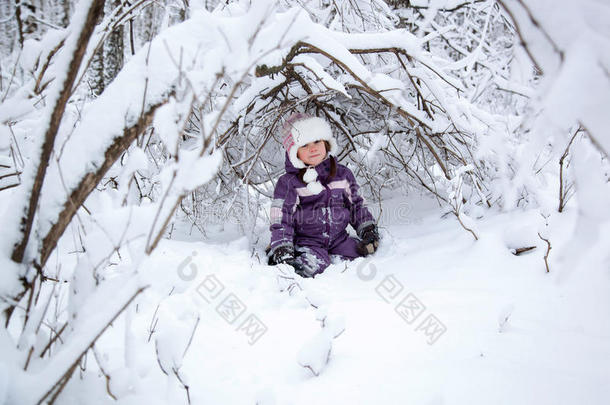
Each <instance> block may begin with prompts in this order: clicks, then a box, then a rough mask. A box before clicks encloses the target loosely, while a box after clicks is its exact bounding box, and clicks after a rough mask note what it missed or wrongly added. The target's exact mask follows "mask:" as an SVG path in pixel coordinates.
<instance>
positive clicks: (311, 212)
mask: <svg viewBox="0 0 610 405" xmlns="http://www.w3.org/2000/svg"><path fill="white" fill-rule="evenodd" d="M282 136H283V144H284V148H285V149H286V163H285V165H286V174H284V175H283V176H281V177H280V178H279V180H278V182H277V185H276V186H275V192H274V194H273V203H272V204H271V227H270V229H271V250H270V251H269V264H271V265H273V264H279V263H287V264H289V265H291V266H293V267H294V269H295V271H296V273H297V274H299V275H300V276H302V277H313V276H315V275H316V274H319V273H321V272H323V271H324V269H326V267H328V265H329V264H330V255H339V256H341V257H342V258H343V259H348V260H351V259H354V258H356V257H359V256H366V255H368V254H371V253H374V252H375V250H376V249H377V246H378V245H379V235H378V233H377V226H376V225H375V221H374V220H373V216H372V215H371V213H370V212H369V210H368V209H367V208H366V206H365V205H364V200H363V198H362V197H361V196H360V194H358V189H359V186H358V184H357V183H356V179H355V178H354V175H353V174H352V172H351V171H350V170H349V169H348V168H347V167H345V166H343V165H341V164H338V163H337V161H336V159H335V157H334V156H333V155H336V153H337V149H338V147H337V142H336V141H335V138H334V137H333V134H332V131H331V128H330V125H328V123H327V122H326V121H325V120H323V119H322V118H318V117H312V116H309V115H306V114H293V115H292V116H290V117H289V118H288V119H287V121H286V123H285V124H284V126H283V128H282ZM348 224H350V225H352V227H353V228H354V229H355V230H356V232H357V234H358V236H359V237H360V239H361V241H358V240H356V239H354V238H351V237H349V235H348V233H347V231H346V227H347V225H348Z"/></svg>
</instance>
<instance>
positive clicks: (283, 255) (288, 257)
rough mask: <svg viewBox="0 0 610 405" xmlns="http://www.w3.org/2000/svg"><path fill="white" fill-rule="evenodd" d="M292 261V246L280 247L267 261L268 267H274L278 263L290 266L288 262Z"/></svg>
mask: <svg viewBox="0 0 610 405" xmlns="http://www.w3.org/2000/svg"><path fill="white" fill-rule="evenodd" d="M293 260H294V248H293V247H292V246H288V245H286V246H280V247H279V248H277V249H276V250H275V252H273V254H272V255H271V258H270V260H269V264H270V265H272V266H273V265H276V264H280V263H286V264H290V263H289V262H290V261H293Z"/></svg>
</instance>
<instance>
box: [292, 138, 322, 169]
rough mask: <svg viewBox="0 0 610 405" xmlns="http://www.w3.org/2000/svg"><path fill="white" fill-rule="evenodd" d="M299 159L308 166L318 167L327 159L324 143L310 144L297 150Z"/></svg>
mask: <svg viewBox="0 0 610 405" xmlns="http://www.w3.org/2000/svg"><path fill="white" fill-rule="evenodd" d="M297 157H298V158H299V159H301V160H302V161H303V163H305V164H306V165H308V166H316V165H318V164H319V163H320V162H322V161H323V160H324V158H325V157H326V145H325V144H324V141H315V142H310V143H308V144H307V145H303V146H301V147H300V148H299V149H297Z"/></svg>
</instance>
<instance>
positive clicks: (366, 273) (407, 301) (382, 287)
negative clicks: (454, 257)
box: [356, 258, 447, 345]
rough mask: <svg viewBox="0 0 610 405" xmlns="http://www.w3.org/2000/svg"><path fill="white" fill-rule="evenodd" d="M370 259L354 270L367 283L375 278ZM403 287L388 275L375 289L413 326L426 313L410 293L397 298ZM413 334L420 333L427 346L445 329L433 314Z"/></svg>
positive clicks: (421, 303)
mask: <svg viewBox="0 0 610 405" xmlns="http://www.w3.org/2000/svg"><path fill="white" fill-rule="evenodd" d="M370 260H371V259H370V258H367V259H365V260H364V261H362V263H360V264H359V265H358V267H357V268H356V275H357V276H358V278H359V279H360V280H362V281H365V282H369V281H372V280H374V279H375V277H376V276H377V268H376V267H375V265H374V264H373V263H369V262H370ZM404 289H405V288H404V285H403V284H402V283H401V282H400V280H398V279H397V278H396V276H394V275H393V274H388V275H387V276H385V277H384V278H383V280H381V281H380V282H379V283H378V284H377V286H376V287H375V292H376V293H377V295H378V296H379V297H380V298H381V299H382V300H384V301H385V302H386V303H388V304H392V305H394V312H396V313H397V314H398V316H399V317H400V318H402V320H403V321H405V323H406V324H407V325H414V324H415V321H417V320H418V319H421V316H422V315H423V314H424V312H426V306H425V305H424V303H423V302H422V301H421V300H420V299H419V298H418V297H417V296H416V295H415V294H414V293H412V292H409V293H407V295H405V296H404V297H403V298H402V299H399V297H400V296H401V295H402V292H403V291H404ZM415 332H421V333H423V335H424V336H425V337H426V342H427V343H428V344H429V345H433V344H434V343H436V342H437V341H438V340H439V339H440V338H441V336H443V334H444V333H445V332H447V327H446V326H445V325H444V324H443V323H442V322H441V320H440V319H439V318H438V317H436V316H435V315H433V314H428V316H426V317H425V318H423V320H422V321H421V322H419V323H418V324H417V326H416V327H415Z"/></svg>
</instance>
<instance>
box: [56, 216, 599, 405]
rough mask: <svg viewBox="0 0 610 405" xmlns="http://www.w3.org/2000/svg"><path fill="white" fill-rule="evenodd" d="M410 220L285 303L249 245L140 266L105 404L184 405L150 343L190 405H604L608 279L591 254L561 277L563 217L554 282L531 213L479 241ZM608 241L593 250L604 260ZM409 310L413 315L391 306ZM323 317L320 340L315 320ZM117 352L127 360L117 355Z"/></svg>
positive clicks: (486, 224) (164, 252) (444, 225)
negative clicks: (253, 329) (141, 279)
mask: <svg viewBox="0 0 610 405" xmlns="http://www.w3.org/2000/svg"><path fill="white" fill-rule="evenodd" d="M394 209H395V210H396V209H398V208H396V207H394ZM394 212H396V211H394ZM407 214H408V215H403V217H402V218H401V220H394V219H392V218H391V216H390V217H387V218H386V219H385V220H384V222H385V227H384V228H383V229H382V234H383V243H382V246H381V248H380V250H379V251H378V253H377V254H376V255H375V256H374V257H373V258H372V259H371V260H368V261H365V260H364V259H358V260H356V261H353V262H350V263H343V262H339V263H336V264H333V265H332V266H331V267H330V268H328V269H327V271H326V272H325V273H324V274H322V275H320V276H318V277H316V278H315V279H313V280H312V279H308V280H302V279H299V285H300V287H301V289H299V288H298V287H296V286H294V285H293V286H292V287H291V288H290V290H291V291H292V292H289V291H288V290H284V291H280V289H281V288H282V287H283V288H287V287H289V286H290V282H288V283H287V282H285V281H282V282H279V283H278V275H279V274H280V272H279V271H278V270H277V269H275V268H270V267H268V266H265V265H262V264H259V263H258V260H257V259H256V255H254V257H253V256H252V251H249V250H248V243H247V241H246V240H245V239H237V240H234V241H232V242H227V243H221V244H218V243H215V244H211V243H204V242H200V241H199V242H188V241H176V240H168V241H165V242H164V243H163V244H162V245H161V246H160V248H159V250H158V251H157V253H156V255H155V256H154V257H153V258H152V259H151V260H150V261H149V263H147V265H146V266H145V270H144V271H145V272H147V276H146V278H150V282H151V286H150V288H149V289H148V290H147V291H146V292H145V293H144V295H142V296H141V297H140V299H139V300H138V303H137V311H136V308H133V310H132V312H131V315H129V316H127V317H123V318H125V319H124V320H122V321H120V322H117V324H116V325H114V327H113V329H112V330H111V331H109V332H108V333H107V334H106V335H105V336H104V337H103V339H102V341H101V342H100V344H99V345H98V347H99V348H100V351H102V352H106V353H113V354H119V355H118V356H111V357H110V359H112V361H114V362H116V364H110V365H109V366H108V368H109V370H107V371H110V373H111V375H112V376H113V377H112V379H111V382H110V388H111V391H113V392H114V393H115V394H117V395H121V396H123V395H125V394H127V393H129V392H133V395H127V396H123V398H122V400H121V401H119V403H120V404H140V403H145V402H146V403H151V404H156V403H158V404H164V403H167V404H169V403H172V404H175V403H186V392H185V391H184V390H183V389H182V387H181V386H180V384H179V383H178V382H177V380H176V378H174V377H171V378H167V377H165V376H164V375H163V374H162V373H161V372H160V371H159V366H158V364H157V363H156V362H155V361H154V360H151V359H154V358H155V356H151V355H150V354H151V352H154V350H155V346H156V347H157V351H158V352H159V359H160V360H159V362H160V363H161V365H163V366H164V368H165V369H166V370H171V368H172V367H173V368H175V369H177V370H179V375H180V376H181V378H182V379H183V381H184V382H185V383H186V384H187V385H189V387H190V388H189V393H190V398H191V402H192V403H193V404H257V403H258V404H261V405H262V404H266V405H269V404H295V405H296V404H347V403H350V404H431V405H432V404H434V405H440V404H468V405H471V404H486V405H487V404H554V405H555V404H607V403H608V399H609V398H610V322H609V319H610V294H609V293H608V292H609V291H610V266H609V265H608V262H607V261H606V262H604V261H603V260H602V259H600V260H597V259H595V258H591V257H592V256H591V255H588V256H589V258H588V260H582V261H580V263H581V264H582V265H581V266H580V267H579V268H576V269H573V271H564V270H565V269H562V263H563V261H562V259H561V250H562V243H568V241H569V236H570V234H571V229H572V228H573V226H574V225H573V220H574V218H571V217H570V214H565V215H564V218H565V219H564V224H563V225H562V226H563V228H562V229H561V230H560V231H558V235H563V238H559V237H557V238H556V240H555V242H554V245H553V250H552V251H551V258H552V259H553V257H554V260H552V261H551V273H550V274H547V273H546V272H545V267H544V261H543V255H544V250H545V245H544V244H543V243H542V242H541V241H540V239H538V238H537V235H536V230H537V229H538V228H537V227H538V224H539V222H540V221H539V215H538V214H536V213H535V212H533V211H528V212H513V213H506V214H496V215H492V216H489V217H487V218H483V219H481V220H479V221H478V232H479V236H480V240H479V241H477V242H475V241H474V240H473V238H472V236H471V235H470V234H469V233H467V232H465V231H464V230H463V229H461V228H460V227H459V225H457V223H456V221H455V219H454V218H453V217H447V218H444V219H442V218H440V215H439V212H437V211H423V210H413V209H410V210H409V212H408V213H407ZM609 228H610V227H608V226H606V227H605V231H604V232H605V233H603V234H602V235H601V238H600V241H599V242H598V245H597V246H594V247H593V248H594V250H593V251H595V250H597V251H598V252H599V251H601V252H607V246H609V245H610V234H609V232H608V229H609ZM526 244H534V245H538V248H537V249H536V250H535V251H533V252H531V253H528V254H524V255H522V256H514V255H512V254H511V253H510V251H509V249H508V247H520V246H523V245H526ZM513 245H514V246H513ZM193 252H196V255H193ZM255 253H257V254H260V252H255ZM593 256H595V255H593ZM598 256H600V257H602V256H604V255H603V254H602V255H598ZM606 257H607V255H606ZM185 259H187V260H185ZM606 260H607V259H606ZM192 264H194V266H191V265H192ZM204 281H205V283H204ZM202 283H204V284H202ZM220 284H222V286H224V288H223V289H222V290H220V287H219V285H220ZM170 292H171V295H169V294H170ZM231 294H233V295H231ZM204 297H206V298H207V299H208V300H209V301H210V302H207V301H206V300H205V299H204ZM227 297H229V298H227ZM232 297H236V298H237V299H238V300H239V301H240V302H241V303H242V304H243V306H239V307H237V309H238V311H237V314H238V315H239V316H238V317H237V318H236V319H235V320H234V321H232V323H229V322H228V321H227V320H225V319H224V318H223V316H221V313H220V312H222V313H224V314H225V315H226V314H229V315H230V313H229V312H223V310H222V309H223V308H224V309H226V307H223V304H222V303H223V302H224V303H227V302H228V301H224V300H225V299H231V298H232ZM405 297H408V301H405V302H407V303H410V304H413V302H414V300H417V302H418V303H419V304H418V305H420V306H419V307H418V306H417V305H415V306H414V305H411V306H410V307H409V308H405V307H404V306H400V303H401V302H402V300H403V299H405ZM386 301H389V302H386ZM234 302H235V301H234ZM417 302H416V303H417ZM158 304H160V305H159V308H158V310H157V311H156V312H155V308H157V305H158ZM312 304H313V305H315V306H317V307H318V309H315V308H314V307H313V306H312ZM422 305H423V306H425V308H422V307H421V306H422ZM219 306H220V308H221V310H220V312H219V311H217V308H219ZM397 306H398V309H399V311H402V314H403V316H404V317H405V318H406V320H405V319H403V317H401V316H400V315H399V313H397V311H396V308H397ZM242 310H243V312H241V313H240V311H242ZM418 314H419V315H418ZM250 315H254V316H256V317H257V318H258V319H259V320H260V321H261V322H262V323H264V325H265V327H266V331H265V332H264V333H263V334H261V333H258V334H252V335H251V336H248V335H247V333H246V332H245V331H243V330H240V329H241V325H242V323H243V322H244V321H246V320H247V319H248V317H249V316H250ZM325 315H326V321H325V322H326V327H325V328H324V329H322V328H321V322H320V321H318V320H317V318H323V317H324V316H325ZM429 316H434V317H435V318H430V317H429ZM198 317H199V321H198V327H197V329H196V333H195V335H194V336H193V339H192V343H191V344H190V346H188V341H189V338H190V331H191V330H192V328H193V326H194V325H195V324H196V323H197V318H198ZM414 317H416V318H415V319H412V318H414ZM155 319H156V321H155ZM251 319H252V318H250V320H251ZM230 320H231V319H230ZM407 321H411V323H409V322H407ZM155 322H156V323H155ZM439 322H440V323H439ZM125 325H129V328H128V331H127V333H126V332H125V327H124V326H125ZM431 325H432V326H431ZM343 326H344V327H345V330H344V332H343V333H342V334H340V335H339V336H338V337H337V338H336V339H333V338H332V336H331V335H334V334H336V333H338V332H340V331H341V330H342V329H343ZM434 327H436V329H434ZM151 329H154V332H153V333H152V334H151V333H150V330H151ZM259 331H260V330H259ZM149 337H150V340H149ZM252 340H256V341H255V342H254V343H253V344H251V343H252ZM125 342H126V343H127V344H126V346H127V347H128V348H130V349H129V350H128V351H127V352H126V353H122V352H121V353H114V352H115V351H116V350H119V349H115V347H122V346H123V343H125ZM330 342H332V351H331V354H330V358H329V362H328V364H327V365H326V366H325V367H320V364H318V365H317V367H320V368H321V371H320V375H319V376H317V377H316V376H313V375H312V372H311V371H310V370H308V369H306V368H304V367H303V366H301V365H300V364H299V362H307V363H308V364H311V365H313V366H314V369H316V370H318V369H317V368H316V364H315V363H316V362H318V363H320V362H321V364H323V363H324V360H325V359H326V353H327V350H328V347H329V346H328V345H329V344H330ZM431 343H432V344H431ZM187 346H188V351H187V352H186V355H185V356H184V360H182V357H183V354H184V350H185V348H186V347H187ZM121 350H122V349H121ZM170 374H171V371H170ZM86 378H91V379H95V377H92V376H89V377H86ZM100 378H101V377H100ZM92 385H93V384H92ZM95 386H96V387H97V388H96V389H97V390H98V391H89V392H83V391H81V390H77V389H70V387H69V388H68V389H67V390H66V391H65V392H64V394H62V398H61V401H60V402H63V403H76V402H79V398H81V396H87V397H88V398H89V399H91V396H92V395H93V396H97V397H98V398H99V401H100V403H110V402H112V401H111V400H110V399H109V398H108V397H106V396H105V390H104V389H103V384H99V382H98V383H97V384H95ZM104 398H108V399H104Z"/></svg>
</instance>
